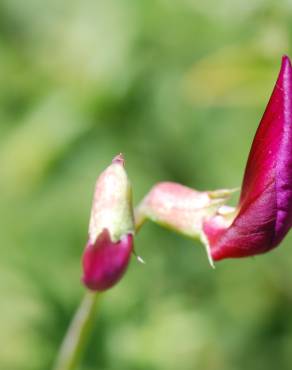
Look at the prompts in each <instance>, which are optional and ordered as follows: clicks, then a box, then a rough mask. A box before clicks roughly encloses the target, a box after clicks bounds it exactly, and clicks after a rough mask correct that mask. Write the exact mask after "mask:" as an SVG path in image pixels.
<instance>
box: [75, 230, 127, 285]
mask: <svg viewBox="0 0 292 370" xmlns="http://www.w3.org/2000/svg"><path fill="white" fill-rule="evenodd" d="M132 251H133V235H132V234H128V235H124V236H123V237H122V238H121V240H120V241H118V242H112V241H111V239H110V235H109V232H108V230H106V229H104V230H103V232H102V233H101V234H100V235H99V237H98V238H97V240H96V242H95V243H94V244H91V243H90V242H89V243H88V244H87V246H86V248H85V251H84V255H83V273H84V275H83V278H82V281H83V283H84V284H85V285H86V286H87V287H88V288H89V289H91V290H94V291H96V290H98V291H103V290H106V289H109V288H111V287H112V286H113V285H115V284H116V283H117V282H118V281H119V280H120V279H121V277H122V276H123V275H124V273H125V272H126V270H127V267H128V264H129V261H130V258H131V253H132Z"/></svg>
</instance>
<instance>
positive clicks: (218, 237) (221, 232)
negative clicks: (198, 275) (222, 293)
mask: <svg viewBox="0 0 292 370" xmlns="http://www.w3.org/2000/svg"><path fill="white" fill-rule="evenodd" d="M291 225H292V67H291V62H290V60H289V58H288V57H287V56H284V57H283V60H282V66H281V70H280V73H279V76H278V80H277V82H276V85H275V87H274V90H273V93H272V96H271V98H270V101H269V103H268V106H267V108H266V111H265V113H264V115H263V118H262V120H261V122H260V125H259V127H258V130H257V132H256V135H255V138H254V141H253V144H252V147H251V150H250V154H249V158H248V161H247V165H246V169H245V174H244V178H243V183H242V188H241V195H240V200H239V204H238V206H237V208H236V211H235V216H234V217H233V219H231V220H227V219H226V218H225V217H224V216H223V215H220V214H219V213H218V214H217V215H215V216H213V217H211V218H209V219H207V220H205V222H204V233H205V234H206V236H207V238H208V242H209V247H210V252H211V256H212V258H213V259H214V260H221V259H224V258H237V257H246V256H253V255H256V254H260V253H265V252H267V251H269V250H270V249H272V248H275V247H276V246H277V245H278V244H279V243H280V242H281V240H282V239H283V238H284V236H285V235H286V234H287V232H288V231H289V229H290V227H291Z"/></svg>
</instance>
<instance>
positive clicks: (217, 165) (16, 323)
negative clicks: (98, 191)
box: [0, 0, 292, 370]
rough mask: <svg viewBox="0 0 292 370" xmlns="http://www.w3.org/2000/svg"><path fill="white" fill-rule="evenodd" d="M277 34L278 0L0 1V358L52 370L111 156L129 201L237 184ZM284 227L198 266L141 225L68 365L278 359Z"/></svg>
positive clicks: (285, 308)
mask: <svg viewBox="0 0 292 370" xmlns="http://www.w3.org/2000/svg"><path fill="white" fill-rule="evenodd" d="M291 39H292V2H291V1H288V0H287V1H284V0H283V1H281V0H278V1H274V0H248V1H243V0H234V1H228V0H221V1H212V0H172V1H170V0H157V1H151V0H140V1H133V0H98V1H94V0H91V1H90V0H83V1H81V0H71V1H65V0H58V1H57V0H52V1H38V0H26V1H19V0H1V2H0V128H1V137H0V209H1V213H2V216H1V224H0V228H1V230H0V231H1V245H0V296H1V302H0V344H1V345H0V369H3V370H43V369H44V370H46V369H50V368H51V366H52V363H53V359H54V357H55V355H56V352H57V349H58V347H59V344H60V342H61V340H62V337H63V335H64V333H65V331H66V328H67V326H68V324H69V321H70V317H71V315H72V314H73V312H74V310H75V309H76V307H77V305H78V302H79V301H80V299H81V297H82V295H83V292H84V289H83V287H82V286H81V284H80V274H81V268H80V256H81V254H82V250H83V246H84V244H85V242H86V238H87V228H88V220H89V211H90V207H91V199H92V192H93V187H94V182H95V179H96V177H97V175H98V174H99V173H100V171H101V170H102V169H103V168H104V167H105V166H107V165H108V164H109V163H110V161H111V159H112V157H113V156H114V155H116V154H117V153H119V152H123V153H124V154H125V157H126V161H127V170H128V173H129V176H130V178H131V181H132V184H133V187H134V198H135V203H137V202H138V201H139V200H140V199H141V198H142V197H143V195H144V194H145V193H146V192H147V191H148V190H149V188H150V187H151V186H152V185H153V184H154V183H155V182H157V181H161V180H170V181H179V182H182V183H184V184H186V185H188V186H192V187H195V188H197V189H202V190H203V189H217V188H221V187H234V186H238V185H240V182H241V179H242V174H243V170H244V165H245V161H246V158H247V155H248V151H249V148H250V144H251V140H252V137H253V135H254V133H255V130H256V127H257V125H258V122H259V120H260V117H261V115H262V113H263V110H264V107H265V105H266V103H267V100H268V97H269V95H270V93H271V90H272V87H273V84H274V82H275V80H276V76H277V72H278V69H279V66H280V59H281V56H282V54H283V53H288V54H289V53H291V47H290V44H291ZM291 236H292V235H290V237H287V238H286V240H285V242H284V243H282V244H283V245H282V246H281V247H280V248H278V249H276V250H275V251H274V252H272V253H269V254H267V255H265V256H261V257H256V258H249V259H244V260H227V261H224V262H220V263H219V264H218V265H217V267H216V269H215V270H212V269H211V268H210V266H209V264H208V261H207V258H206V255H205V251H204V248H203V247H202V246H201V245H200V244H199V243H195V242H192V241H190V240H187V239H183V238H182V237H180V236H178V235H176V234H173V233H171V232H169V231H166V230H164V229H161V228H159V227H158V226H156V225H153V224H150V223H148V224H146V225H145V227H144V228H143V229H142V230H141V233H140V234H139V235H138V237H137V238H136V249H137V252H138V253H139V254H140V255H141V256H142V257H143V258H144V259H145V260H146V262H147V263H146V265H140V264H138V263H137V262H136V261H135V260H134V259H133V260H132V263H131V266H130V268H129V271H128V273H127V275H126V276H125V278H124V279H123V280H122V282H121V283H120V284H119V285H118V286H116V287H115V288H114V289H112V290H111V291H109V292H108V294H106V296H105V297H104V299H103V301H102V304H101V306H100V310H99V313H98V315H97V320H96V323H95V326H96V327H95V329H94V334H93V336H92V338H91V340H90V343H89V346H88V349H87V351H86V354H85V357H84V360H83V363H82V366H81V367H80V369H82V370H93V369H102V370H181V369H182V370H196V369H200V370H201V369H204V370H245V369H249V370H258V369H262V368H264V369H266V370H274V369H276V368H277V369H281V370H286V369H287V370H288V369H291V366H292V365H291V364H292V352H291V351H292V315H291V313H292V284H291V279H292V277H291V271H292V248H291V240H292V239H291Z"/></svg>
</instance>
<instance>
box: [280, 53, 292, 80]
mask: <svg viewBox="0 0 292 370" xmlns="http://www.w3.org/2000/svg"><path fill="white" fill-rule="evenodd" d="M280 73H289V74H291V75H292V65H291V60H290V58H289V57H288V55H283V57H282V64H281V72H280Z"/></svg>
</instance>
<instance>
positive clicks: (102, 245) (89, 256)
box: [82, 155, 134, 291]
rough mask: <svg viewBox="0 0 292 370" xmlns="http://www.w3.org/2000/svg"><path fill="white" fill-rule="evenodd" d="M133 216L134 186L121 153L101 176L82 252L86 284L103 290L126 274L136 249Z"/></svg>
mask: <svg viewBox="0 0 292 370" xmlns="http://www.w3.org/2000/svg"><path fill="white" fill-rule="evenodd" d="M133 234H134V218H133V209H132V193H131V186H130V183H129V180H128V177H127V174H126V171H125V169H124V159H123V157H122V155H119V156H117V157H115V158H114V160H113V162H112V164H111V165H110V166H109V167H107V168H106V170H105V171H104V172H103V173H102V174H101V175H100V176H99V178H98V179H97V182H96V188H95V194H94V199H93V205H92V210H91V218H90V225H89V240H88V242H87V245H86V247H85V251H84V254H83V278H82V281H83V283H84V284H85V285H86V286H87V287H88V288H89V289H91V290H97V291H103V290H106V289H109V288H111V287H112V286H113V285H115V284H116V283H117V282H118V281H119V280H120V279H121V277H122V276H123V275H124V273H125V271H126V269H127V267H128V264H129V261H130V257H131V253H132V251H133Z"/></svg>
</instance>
